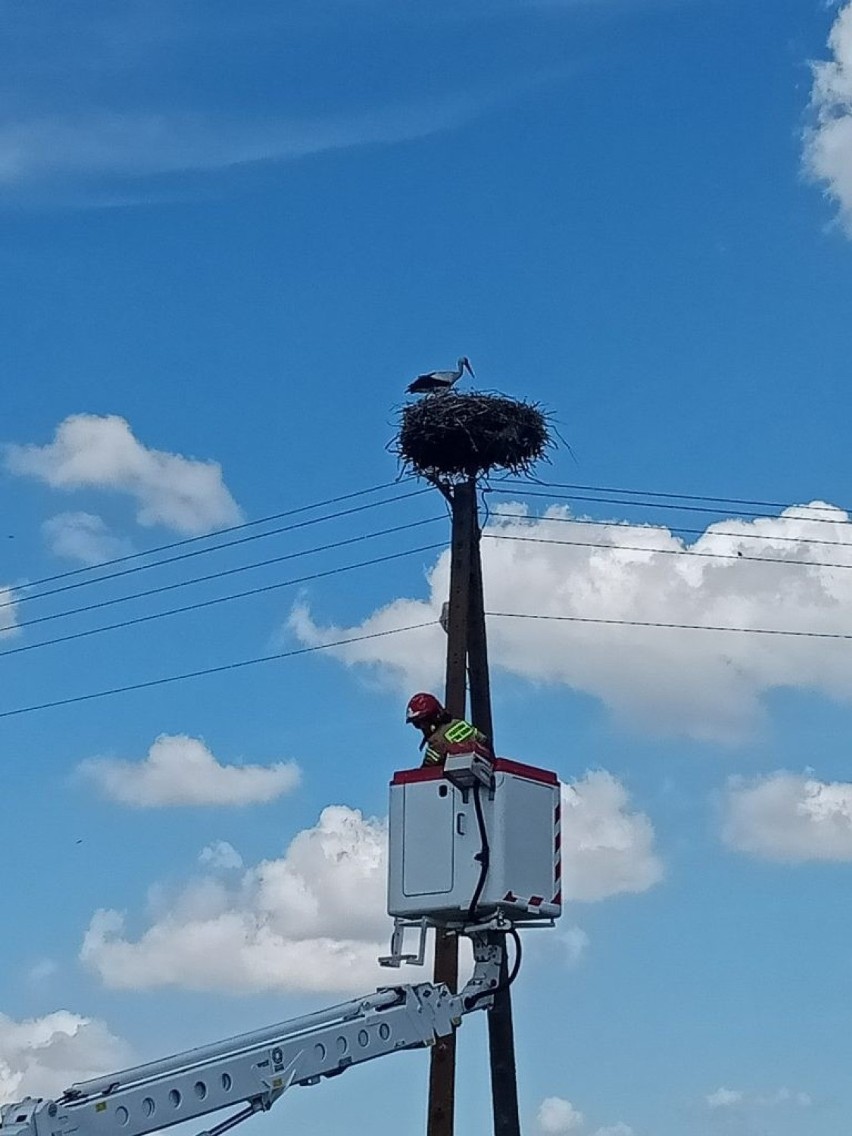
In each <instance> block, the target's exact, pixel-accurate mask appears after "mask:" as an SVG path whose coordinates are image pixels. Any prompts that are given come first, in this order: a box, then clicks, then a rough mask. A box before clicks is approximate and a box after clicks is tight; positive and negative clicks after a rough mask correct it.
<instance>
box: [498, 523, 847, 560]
mask: <svg viewBox="0 0 852 1136" xmlns="http://www.w3.org/2000/svg"><path fill="white" fill-rule="evenodd" d="M490 515H491V516H492V517H500V518H501V519H502V520H504V521H516V522H517V523H518V524H528V525H533V524H550V522H551V521H554V522H555V523H556V524H559V525H578V526H583V525H595V526H596V527H597V528H603V529H620V530H621V531H622V532H624V531H626V530H627V529H637V530H639V531H640V532H647V530H648V529H665V531H666V532H670V533H671V534H672V535H673V536H674V535H676V534H678V533H687V534H688V535H689V536H701V537H704V538H705V539H710V538H712V539H716V537H730V538H732V539H734V540H762V541H766V542H769V543H775V542H776V541H783V543H785V544H819V545H825V546H826V547H827V548H852V541H849V540H821V539H820V538H819V537H813V536H809V537H800V536H778V535H777V534H776V533H757V532H751V533H748V532H723V531H721V530H719V531H716V532H710V531H709V530H708V529H690V528H686V527H685V526H684V525H664V524H663V523H662V522H655V521H599V520H598V519H597V518H595V517H546V516H543V515H541V516H530V515H529V514H523V513H501V512H499V511H497V512H494V513H491V514H490ZM773 519H774V520H781V519H782V518H779V517H775V518H773ZM790 519H791V520H797V519H799V518H796V517H792V518H790ZM801 519H802V520H804V521H805V523H807V518H805V517H803V518H801ZM837 523H838V524H846V523H847V522H845V521H838V522H837ZM791 563H797V561H791ZM801 563H803V564H804V563H807V561H801Z"/></svg>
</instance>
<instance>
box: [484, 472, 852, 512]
mask: <svg viewBox="0 0 852 1136" xmlns="http://www.w3.org/2000/svg"><path fill="white" fill-rule="evenodd" d="M505 480H506V481H510V482H516V483H518V484H521V485H523V484H527V482H525V481H524V480H523V479H522V478H515V477H509V478H506V479H505ZM535 484H536V485H544V486H547V487H548V488H550V489H577V490H579V491H580V492H581V493H620V494H622V495H624V496H627V495H629V496H633V497H663V498H666V499H668V500H670V501H715V502H717V503H718V504H721V505H754V506H756V507H758V508H761V509H805V510H809V511H812V512H815V513H824V512H826V510H825V509H824V508H822V507H821V506H819V505H795V504H790V503H789V502H788V503H787V504H785V503H784V502H783V501H755V500H753V499H751V498H748V497H717V496H715V495H707V494H701V493H668V492H661V491H658V490H656V489H618V488H615V487H613V486H611V485H574V484H573V483H572V482H562V481H539V480H538V479H536V481H535ZM848 511H849V510H848V509H844V512H848Z"/></svg>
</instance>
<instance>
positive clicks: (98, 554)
mask: <svg viewBox="0 0 852 1136" xmlns="http://www.w3.org/2000/svg"><path fill="white" fill-rule="evenodd" d="M41 531H42V535H43V536H44V539H45V541H46V542H47V546H48V548H49V549H50V551H51V552H52V553H53V554H54V555H55V556H64V557H66V558H67V559H68V560H79V561H80V562H81V563H83V564H101V563H103V561H104V560H112V559H113V558H114V557H117V556H126V555H127V554H128V553H130V552H132V551H133V546H132V545H131V543H130V541H129V540H125V539H123V538H122V537H118V536H115V535H114V534H113V533H111V532H110V531H109V529H108V528H107V526H106V524H105V523H104V521H103V519H102V518H101V517H98V516H96V515H95V514H94V513H59V514H58V515H57V516H55V517H50V519H49V520H47V521H45V522H44V524H43V525H42V526H41Z"/></svg>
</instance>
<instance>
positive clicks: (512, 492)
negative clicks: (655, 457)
mask: <svg viewBox="0 0 852 1136" xmlns="http://www.w3.org/2000/svg"><path fill="white" fill-rule="evenodd" d="M491 492H492V493H501V494H504V495H507V496H513V497H514V496H517V494H518V492H519V490H517V489H498V488H497V487H496V486H492V488H491ZM521 493H522V496H524V497H547V499H548V500H550V501H552V500H558V501H586V502H594V503H595V504H598V505H628V506H630V507H632V508H639V507H640V506H641V507H643V508H652V509H673V510H674V511H675V512H679V513H684V512H685V513H712V514H718V513H719V512H720V511H721V510H719V509H712V508H710V507H709V506H707V505H703V506H701V505H672V504H669V503H668V502H665V501H626V500H624V498H618V497H583V496H581V495H580V494H577V493H573V494H570V495H569V494H559V493H539V492H537V491H535V490H532V489H524V490H522V491H521ZM804 507H806V506H803V508H804ZM785 508H795V506H785ZM823 512H827V510H823ZM729 514H730V515H731V517H732V519H735V518H736V517H756V518H759V519H761V520H767V521H777V520H779V518H778V517H777V516H773V515H771V514H769V513H754V512H749V511H747V510H745V509H739V508H737V509H733V510H729ZM794 519H801V520H804V521H807V523H808V524H813V525H848V524H849V523H850V522H849V521H838V520H834V519H832V518H831V517H802V518H794Z"/></svg>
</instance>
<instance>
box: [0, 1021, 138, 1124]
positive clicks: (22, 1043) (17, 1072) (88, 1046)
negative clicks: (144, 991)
mask: <svg viewBox="0 0 852 1136" xmlns="http://www.w3.org/2000/svg"><path fill="white" fill-rule="evenodd" d="M129 1058H130V1053H129V1050H128V1048H127V1046H126V1045H125V1043H124V1042H123V1041H120V1040H119V1039H118V1038H116V1037H114V1036H113V1035H112V1034H111V1033H110V1032H109V1030H108V1029H107V1027H106V1026H105V1025H104V1023H103V1022H100V1021H97V1020H93V1019H91V1018H83V1017H81V1016H80V1015H79V1014H72V1013H71V1012H70V1011H69V1010H57V1011H56V1012H55V1013H52V1014H46V1015H45V1016H44V1017H43V1018H32V1019H28V1020H25V1021H20V1022H18V1021H14V1020H13V1019H12V1018H9V1017H6V1015H5V1014H0V1104H6V1103H8V1102H9V1101H14V1100H21V1099H22V1098H23V1097H24V1096H28V1095H29V1096H41V1097H51V1096H55V1095H57V1094H59V1093H60V1092H61V1091H62V1090H63V1089H65V1088H67V1087H68V1086H69V1085H70V1084H71V1083H72V1082H73V1081H79V1080H84V1079H86V1078H87V1077H95V1076H98V1075H99V1074H101V1073H108V1072H109V1071H110V1070H112V1069H120V1068H122V1066H123V1065H126V1064H127V1062H128V1060H129Z"/></svg>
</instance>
